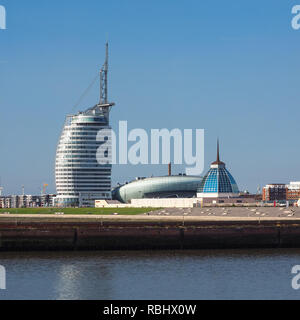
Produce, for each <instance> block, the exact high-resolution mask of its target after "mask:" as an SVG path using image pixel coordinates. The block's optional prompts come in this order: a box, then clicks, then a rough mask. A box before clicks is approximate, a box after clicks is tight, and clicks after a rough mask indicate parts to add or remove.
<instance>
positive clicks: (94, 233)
mask: <svg viewBox="0 0 300 320" xmlns="http://www.w3.org/2000/svg"><path fill="white" fill-rule="evenodd" d="M279 247H294V248H295V247H299V248H300V219H299V218H291V219H287V218H263V219H257V218H228V217H224V218H223V217H214V218H210V217H209V218H208V217H156V216H118V217H112V216H62V217H58V216H57V217H56V216H49V215H48V216H43V215H39V216H33V215H30V216H28V215H26V216H25V215H24V216H21V215H7V216H1V217H0V251H16V250H151V249H155V250H156V249H212V248H218V249H222V248H279Z"/></svg>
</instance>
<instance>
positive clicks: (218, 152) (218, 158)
mask: <svg viewBox="0 0 300 320" xmlns="http://www.w3.org/2000/svg"><path fill="white" fill-rule="evenodd" d="M217 162H220V145H219V138H218V142H217Z"/></svg>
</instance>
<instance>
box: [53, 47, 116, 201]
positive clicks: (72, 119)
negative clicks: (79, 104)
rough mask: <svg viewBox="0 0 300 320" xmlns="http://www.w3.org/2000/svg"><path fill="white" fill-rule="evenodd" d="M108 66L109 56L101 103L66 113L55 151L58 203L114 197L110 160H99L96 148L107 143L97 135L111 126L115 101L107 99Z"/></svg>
mask: <svg viewBox="0 0 300 320" xmlns="http://www.w3.org/2000/svg"><path fill="white" fill-rule="evenodd" d="M107 57H108V46H107ZM107 66H108V62H107V58H106V62H105V65H104V67H103V69H102V70H101V73H100V75H101V95H100V96H101V98H100V103H99V104H97V105H95V106H94V107H92V108H90V109H88V110H86V111H85V112H79V113H78V114H76V115H70V116H67V121H66V123H65V125H64V128H63V131H62V134H61V137H60V140H59V143H58V146H57V151H56V163H55V180H56V189H57V197H56V198H55V200H54V201H55V205H56V206H61V207H77V206H94V204H95V200H96V199H111V164H103V162H101V164H99V162H98V160H99V159H97V150H98V148H99V147H100V146H101V145H102V144H103V143H104V142H103V141H97V135H98V133H99V131H100V130H103V129H110V126H109V113H110V109H111V107H112V106H113V105H114V104H113V103H111V104H110V103H108V102H107ZM109 140H110V139H109V138H107V139H106V142H105V143H108V145H109V143H111V141H109Z"/></svg>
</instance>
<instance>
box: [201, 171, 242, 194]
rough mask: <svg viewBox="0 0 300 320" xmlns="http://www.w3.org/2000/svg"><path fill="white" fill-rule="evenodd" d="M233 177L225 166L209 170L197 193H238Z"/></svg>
mask: <svg viewBox="0 0 300 320" xmlns="http://www.w3.org/2000/svg"><path fill="white" fill-rule="evenodd" d="M238 192H239V189H238V186H237V183H236V182H235V180H234V178H233V176H232V175H231V174H230V172H229V171H228V170H227V169H226V168H225V166H217V167H216V168H211V169H210V170H209V171H208V173H207V174H206V175H205V177H204V178H203V181H202V183H201V185H200V187H199V189H198V193H238Z"/></svg>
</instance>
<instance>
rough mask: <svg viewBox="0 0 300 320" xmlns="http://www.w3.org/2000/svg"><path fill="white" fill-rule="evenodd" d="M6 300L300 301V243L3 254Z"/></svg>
mask: <svg viewBox="0 0 300 320" xmlns="http://www.w3.org/2000/svg"><path fill="white" fill-rule="evenodd" d="M0 264H1V265H2V266H4V267H5V269H6V290H0V300H2V299H51V300H52V299H97V300H98V299H100V300H106V299H147V300H151V299H167V300H168V299H299V298H300V290H294V289H293V288H292V285H291V282H292V278H293V277H294V275H293V274H292V273H291V269H292V267H293V266H294V265H298V264H299V265H300V249H280V250H279V249H262V250H199V251H139V252H138V251H131V252H128V251H126V252H125V251H122V252H120V251H117V252H112V251H110V252H28V253H0Z"/></svg>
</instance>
